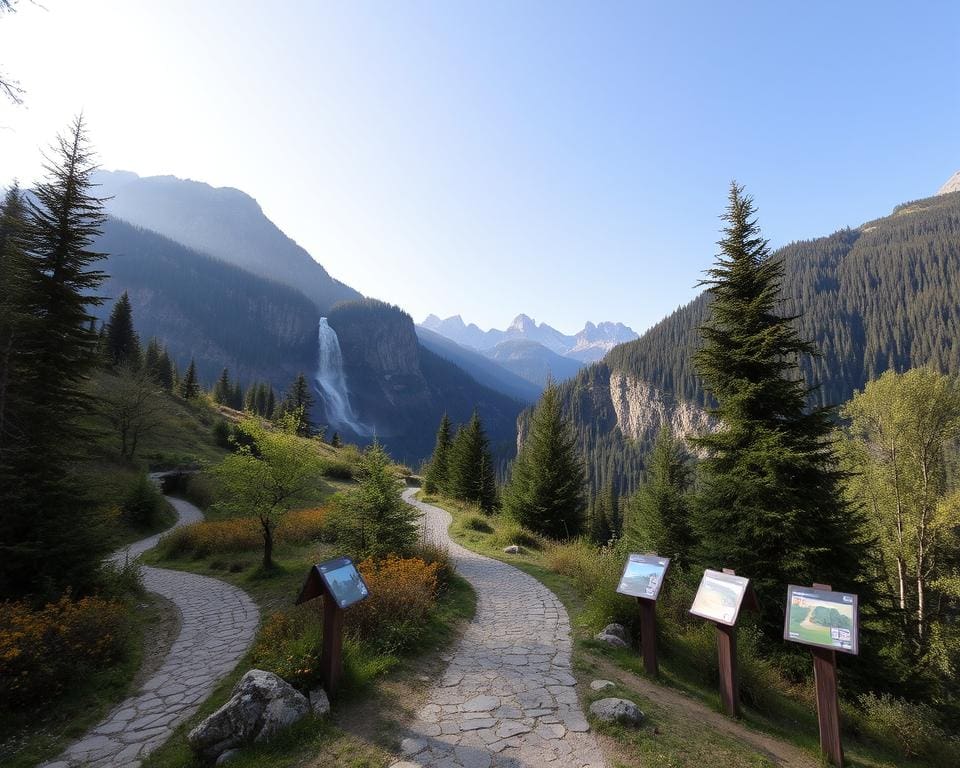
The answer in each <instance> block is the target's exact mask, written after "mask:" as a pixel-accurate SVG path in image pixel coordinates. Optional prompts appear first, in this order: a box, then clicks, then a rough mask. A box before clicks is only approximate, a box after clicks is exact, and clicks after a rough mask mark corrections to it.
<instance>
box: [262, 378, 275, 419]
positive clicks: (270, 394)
mask: <svg viewBox="0 0 960 768" xmlns="http://www.w3.org/2000/svg"><path fill="white" fill-rule="evenodd" d="M263 389H264V401H263V415H264V416H269V415H270V414H272V413H273V412H274V411H275V410H276V408H277V396H276V394H275V393H274V391H273V387H272V386H270V385H269V384H264V385H263Z"/></svg>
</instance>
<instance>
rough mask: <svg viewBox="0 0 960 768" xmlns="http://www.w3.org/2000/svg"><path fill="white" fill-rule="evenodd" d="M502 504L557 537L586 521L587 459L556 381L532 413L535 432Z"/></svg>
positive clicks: (523, 522)
mask: <svg viewBox="0 0 960 768" xmlns="http://www.w3.org/2000/svg"><path fill="white" fill-rule="evenodd" d="M503 506H504V511H505V512H506V513H507V514H508V515H510V516H511V517H513V518H514V519H515V520H516V521H517V522H519V523H520V524H521V525H524V526H526V527H527V528H530V529H531V530H534V531H537V532H538V533H542V534H544V535H545V536H551V537H553V538H568V537H570V536H576V535H577V534H578V533H579V532H580V529H581V527H582V525H583V517H584V512H585V511H586V499H585V496H584V470H583V460H582V458H581V457H580V455H579V454H578V452H577V449H576V437H575V436H574V434H573V429H572V428H571V427H570V423H569V422H568V421H567V419H566V418H565V417H564V415H563V411H562V410H561V403H560V395H559V393H558V391H557V388H556V386H555V385H554V384H553V382H550V383H549V384H548V385H547V388H546V390H544V393H543V396H542V397H541V398H540V402H539V403H538V404H537V407H536V409H535V410H534V412H533V418H532V419H531V423H530V434H529V435H528V436H527V439H526V441H524V443H523V447H522V448H521V449H520V453H519V455H518V456H517V460H516V461H515V462H514V464H513V474H512V475H511V478H510V482H509V483H508V484H507V486H506V488H505V489H504V492H503Z"/></svg>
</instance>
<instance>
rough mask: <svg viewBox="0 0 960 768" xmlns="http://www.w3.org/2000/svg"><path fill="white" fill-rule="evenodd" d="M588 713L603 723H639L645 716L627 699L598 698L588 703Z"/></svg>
mask: <svg viewBox="0 0 960 768" xmlns="http://www.w3.org/2000/svg"><path fill="white" fill-rule="evenodd" d="M590 714H591V715H593V716H594V717H596V718H597V719H598V720H600V721H602V722H604V723H626V724H627V725H639V724H640V723H642V722H643V720H644V718H645V717H646V716H645V715H644V714H643V712H641V711H640V708H639V707H638V706H637V705H636V704H634V703H633V702H632V701H630V700H629V699H600V701H595V702H593V704H591V705H590Z"/></svg>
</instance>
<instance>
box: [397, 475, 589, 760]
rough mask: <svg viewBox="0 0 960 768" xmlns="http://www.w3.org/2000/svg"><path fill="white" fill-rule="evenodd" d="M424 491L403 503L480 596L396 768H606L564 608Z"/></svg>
mask: <svg viewBox="0 0 960 768" xmlns="http://www.w3.org/2000/svg"><path fill="white" fill-rule="evenodd" d="M416 490H417V489H415V488H411V489H408V490H407V491H405V492H404V494H403V498H404V500H405V501H406V502H407V503H408V504H412V505H413V506H414V507H416V508H417V509H419V510H420V511H421V512H422V513H423V516H424V529H425V532H426V535H427V537H428V538H431V539H433V540H434V541H436V542H438V543H440V544H442V545H443V546H445V547H447V548H448V549H449V551H450V555H451V558H452V559H453V562H454V564H455V565H456V569H457V572H458V573H459V574H460V575H461V576H463V577H464V578H465V579H466V580H467V581H469V582H470V584H471V585H472V586H473V588H474V589H475V590H476V592H477V613H476V616H475V617H474V619H473V621H472V622H471V623H470V625H469V627H468V628H467V630H466V632H465V633H464V636H463V638H462V639H461V640H460V642H459V644H458V645H457V647H456V649H455V650H454V651H453V653H452V654H451V655H450V656H448V657H445V658H446V659H447V660H448V661H449V664H448V666H447V669H446V672H445V673H444V675H443V677H442V678H441V680H440V681H439V683H437V685H436V686H435V687H434V688H433V689H432V690H431V691H430V693H429V695H428V699H427V702H428V703H427V704H426V705H425V706H424V707H423V708H421V710H420V712H419V713H418V717H417V721H416V722H415V723H414V724H413V725H412V726H411V727H410V729H409V734H408V736H407V738H405V739H404V740H403V742H402V744H401V749H402V751H403V753H404V754H405V755H406V757H405V759H404V760H402V761H401V762H398V763H394V766H393V768H414V767H417V768H433V767H434V766H436V767H437V768H440V766H444V768H491V767H492V766H497V767H498V768H499V767H501V766H502V767H503V768H507V767H508V766H509V768H527V767H529V768H538V767H539V766H550V767H551V768H585V767H587V766H589V767H590V768H603V766H605V762H604V759H603V755H602V753H601V752H600V748H599V746H598V744H597V740H596V739H595V738H594V736H593V734H592V733H590V732H589V726H588V724H587V721H586V719H585V718H584V716H583V711H582V710H581V709H580V703H579V701H578V699H577V691H576V680H575V679H574V677H573V675H572V674H571V672H570V653H571V649H572V646H573V642H572V639H571V637H570V621H569V619H568V618H567V612H566V610H565V609H564V607H563V605H562V604H561V603H560V601H559V600H558V599H557V597H556V596H555V595H554V594H553V593H552V592H551V591H550V590H549V589H547V588H546V587H545V586H543V585H542V584H541V583H540V582H539V581H537V580H536V579H534V578H533V577H532V576H529V575H527V574H525V573H523V572H522V571H519V570H517V569H516V568H514V567H513V566H511V565H508V564H506V563H502V562H500V561H499V560H494V559H492V558H489V557H484V556H483V555H479V554H477V553H476V552H471V551H470V550H468V549H466V548H464V547H462V546H460V545H459V544H456V543H454V542H452V541H451V540H450V537H449V535H448V533H447V528H448V527H449V525H450V522H451V518H450V515H449V514H448V513H447V512H446V511H444V510H442V509H440V508H438V507H434V506H432V505H430V504H424V503H423V502H420V501H418V500H416V499H415V498H413V495H414V494H415V493H416Z"/></svg>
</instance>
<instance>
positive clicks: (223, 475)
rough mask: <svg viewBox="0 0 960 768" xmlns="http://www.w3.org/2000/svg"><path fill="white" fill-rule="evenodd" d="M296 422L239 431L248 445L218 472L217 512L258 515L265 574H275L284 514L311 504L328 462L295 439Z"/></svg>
mask: <svg viewBox="0 0 960 768" xmlns="http://www.w3.org/2000/svg"><path fill="white" fill-rule="evenodd" d="M296 427H297V425H296V422H295V421H294V420H293V419H292V418H290V417H284V418H283V419H281V421H280V423H279V425H278V428H277V429H269V428H268V427H267V426H266V425H264V424H263V423H262V422H261V421H260V420H259V419H254V418H248V419H244V420H243V421H242V422H241V423H240V424H239V425H238V428H239V430H240V432H241V433H242V434H243V435H245V436H246V438H247V439H248V440H249V443H248V444H246V445H240V446H238V448H237V452H236V453H233V454H230V455H229V456H227V457H226V458H225V459H224V460H223V461H222V462H221V463H220V464H219V465H218V466H217V467H216V468H215V469H214V470H213V472H214V475H215V476H216V478H217V479H218V481H219V485H220V489H221V493H220V499H219V501H218V502H217V506H218V507H219V508H220V509H223V510H225V511H228V512H232V513H234V514H238V515H255V516H256V517H257V519H258V520H259V522H260V529H261V533H262V535H263V568H264V570H271V569H272V568H273V536H274V531H275V530H276V527H277V523H278V522H279V521H280V518H281V517H282V516H283V514H284V513H285V512H287V511H288V510H289V509H291V508H292V507H293V506H294V505H295V504H297V503H298V502H300V503H303V502H305V501H307V500H309V499H310V498H311V497H312V496H313V495H314V492H315V491H316V490H317V488H318V487H319V485H320V482H321V480H320V475H321V472H322V471H323V467H324V464H323V461H322V459H321V458H320V455H319V454H318V452H317V450H316V448H315V447H314V446H313V445H312V444H311V442H310V441H309V440H305V439H303V438H302V437H299V436H298V435H297V434H296Z"/></svg>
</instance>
